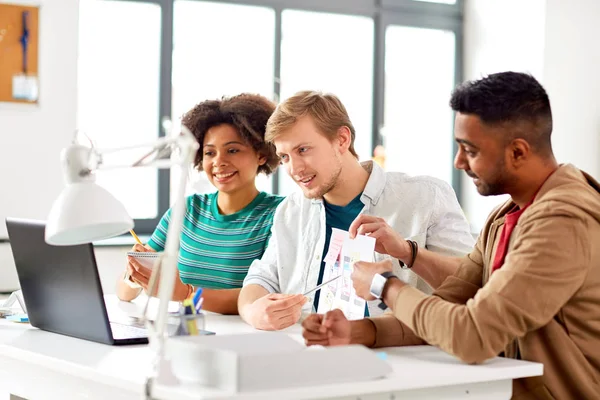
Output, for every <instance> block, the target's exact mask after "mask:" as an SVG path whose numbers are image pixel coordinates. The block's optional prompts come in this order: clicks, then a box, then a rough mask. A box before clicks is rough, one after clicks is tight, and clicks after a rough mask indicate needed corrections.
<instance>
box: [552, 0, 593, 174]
mask: <svg viewBox="0 0 600 400" xmlns="http://www.w3.org/2000/svg"><path fill="white" fill-rule="evenodd" d="M546 8H547V12H546V29H545V36H546V47H545V52H544V78H545V79H544V83H545V86H546V89H547V90H548V94H549V96H550V102H551V104H552V111H553V113H554V115H553V116H554V132H553V134H552V135H553V138H552V145H553V148H554V153H555V155H556V157H557V159H558V160H559V162H571V163H573V164H575V165H577V166H578V167H579V168H581V169H583V170H585V171H586V172H588V173H590V174H591V175H592V176H594V177H595V178H600V46H599V45H598V39H599V38H600V1H598V0H571V1H564V0H547V7H546Z"/></svg>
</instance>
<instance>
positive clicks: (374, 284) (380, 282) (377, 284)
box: [370, 274, 387, 299]
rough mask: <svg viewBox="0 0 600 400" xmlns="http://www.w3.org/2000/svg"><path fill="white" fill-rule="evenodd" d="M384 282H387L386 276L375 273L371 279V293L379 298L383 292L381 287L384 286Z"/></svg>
mask: <svg viewBox="0 0 600 400" xmlns="http://www.w3.org/2000/svg"><path fill="white" fill-rule="evenodd" d="M385 282H387V278H385V277H384V276H382V275H381V274H376V275H375V276H373V280H372V281H371V290H370V292H371V295H372V296H375V297H377V298H378V299H381V295H382V294H383V287H384V286H385Z"/></svg>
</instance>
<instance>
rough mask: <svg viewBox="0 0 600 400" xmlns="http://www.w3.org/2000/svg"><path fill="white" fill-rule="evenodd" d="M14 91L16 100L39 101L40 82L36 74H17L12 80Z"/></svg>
mask: <svg viewBox="0 0 600 400" xmlns="http://www.w3.org/2000/svg"><path fill="white" fill-rule="evenodd" d="M12 93H13V99H15V100H27V101H37V99H38V83H37V78H36V77H35V76H27V75H22V74H21V75H15V76H13V81H12Z"/></svg>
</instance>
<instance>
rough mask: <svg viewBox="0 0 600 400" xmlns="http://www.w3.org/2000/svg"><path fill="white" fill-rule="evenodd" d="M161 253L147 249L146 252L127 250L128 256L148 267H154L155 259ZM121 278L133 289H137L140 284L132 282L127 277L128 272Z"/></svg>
mask: <svg viewBox="0 0 600 400" xmlns="http://www.w3.org/2000/svg"><path fill="white" fill-rule="evenodd" d="M161 254H162V253H155V252H152V251H148V252H140V251H128V252H127V255H128V256H131V257H134V258H135V259H136V260H137V261H138V262H139V263H140V264H142V266H143V267H146V268H148V269H153V268H154V265H155V264H156V260H157V259H158V257H160V255H161ZM123 280H124V281H125V283H127V284H128V285H129V286H131V287H132V288H134V289H137V288H139V287H140V285H138V284H137V283H135V282H132V281H131V279H129V273H128V272H126V273H125V276H124V277H123Z"/></svg>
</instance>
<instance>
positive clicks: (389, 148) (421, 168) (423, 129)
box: [382, 26, 455, 183]
mask: <svg viewBox="0 0 600 400" xmlns="http://www.w3.org/2000/svg"><path fill="white" fill-rule="evenodd" d="M385 39H386V45H385V88H384V90H385V107H384V113H385V115H384V121H385V123H384V128H383V129H382V135H383V138H384V146H385V149H386V169H387V170H388V171H402V172H406V173H408V174H411V175H422V174H425V175H431V176H435V177H437V178H440V179H443V180H445V181H447V182H448V183H451V182H452V169H453V166H452V159H453V152H452V148H453V136H452V126H453V124H452V115H453V114H452V110H451V109H450V107H449V106H448V102H449V100H450V93H451V91H452V89H453V87H454V57H455V51H454V47H455V39H454V33H453V32H447V31H442V30H433V29H421V28H410V27H404V26H390V27H388V28H387V30H386V37H385Z"/></svg>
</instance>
